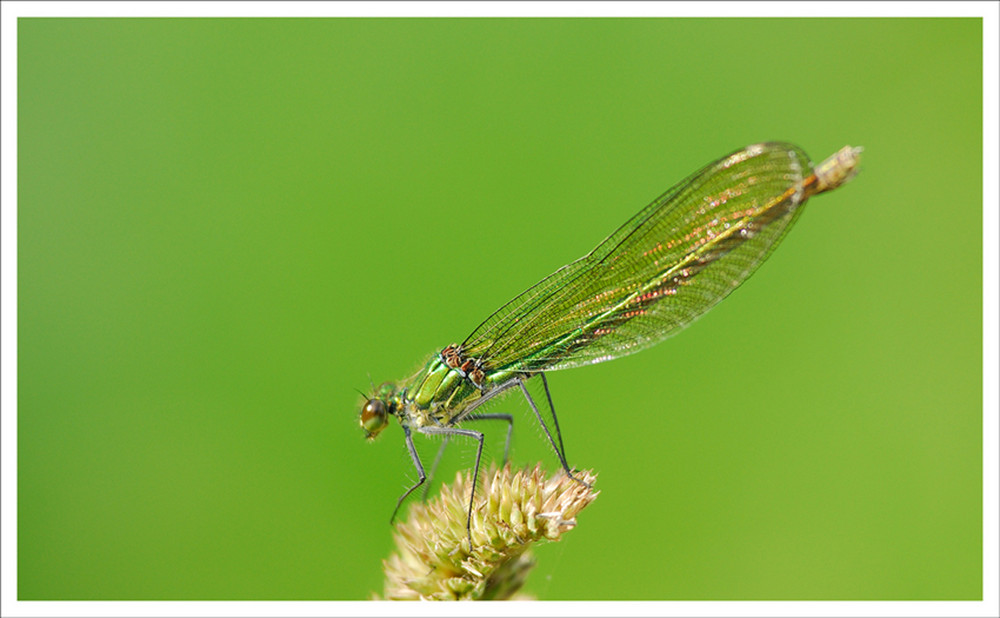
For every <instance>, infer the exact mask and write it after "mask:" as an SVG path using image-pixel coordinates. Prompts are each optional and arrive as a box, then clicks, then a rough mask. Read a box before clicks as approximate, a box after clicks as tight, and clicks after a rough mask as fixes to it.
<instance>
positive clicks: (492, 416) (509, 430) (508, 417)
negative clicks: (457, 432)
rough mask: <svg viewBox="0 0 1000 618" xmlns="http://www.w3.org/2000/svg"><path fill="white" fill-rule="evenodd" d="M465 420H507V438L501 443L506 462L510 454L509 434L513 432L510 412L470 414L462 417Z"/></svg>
mask: <svg viewBox="0 0 1000 618" xmlns="http://www.w3.org/2000/svg"><path fill="white" fill-rule="evenodd" d="M466 421H507V439H506V440H505V441H504V443H503V463H504V464H506V463H507V459H508V457H509V455H510V436H511V434H513V433H514V417H513V416H511V415H510V414H494V413H490V414H470V415H469V416H466V417H465V418H463V419H462V422H463V423H464V422H466Z"/></svg>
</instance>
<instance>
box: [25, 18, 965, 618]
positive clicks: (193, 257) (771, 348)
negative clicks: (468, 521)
mask: <svg viewBox="0 0 1000 618" xmlns="http://www.w3.org/2000/svg"><path fill="white" fill-rule="evenodd" d="M18 35H19V40H18V46H19V47H18V85H19V88H18V130H19V135H18V182H19V185H18V190H19V204H18V243H19V244H18V271H19V272H18V274H19V281H18V311H19V313H18V344H19V345H18V354H19V356H18V363H19V364H18V387H19V390H18V405H19V409H18V499H19V503H18V587H19V589H18V596H19V597H20V598H21V599H365V598H368V597H369V596H370V595H371V594H372V593H373V592H380V591H381V588H382V576H381V560H382V559H383V558H385V557H387V556H388V554H389V553H390V551H391V547H392V541H391V529H390V527H389V525H388V518H389V515H390V513H391V511H392V507H393V506H394V504H395V501H396V498H397V496H398V495H399V494H400V493H401V492H402V491H403V489H404V488H405V487H406V486H407V484H408V483H409V482H411V480H412V479H413V478H414V473H413V471H412V468H411V465H410V462H409V458H408V456H407V454H406V450H405V448H404V444H403V440H402V432H401V431H400V430H399V427H398V426H396V425H394V426H392V427H390V429H388V430H387V431H386V432H385V433H384V434H383V436H382V437H381V439H380V440H378V441H377V442H375V443H373V444H368V443H366V442H365V441H364V440H363V439H362V433H361V431H360V429H359V428H358V427H357V417H356V414H357V409H358V405H359V402H360V400H361V396H360V395H359V394H358V392H357V390H356V389H360V390H362V391H368V390H369V389H370V381H374V382H375V383H376V384H377V383H379V382H382V381H384V380H392V379H399V378H403V377H405V376H407V375H409V374H410V372H412V371H414V370H415V369H416V368H417V367H418V366H419V365H420V363H422V362H423V360H424V359H425V358H426V357H427V355H429V354H430V353H432V352H433V351H435V350H438V349H440V348H441V347H442V346H444V345H446V344H448V343H452V342H455V341H459V340H461V339H463V338H464V337H465V335H466V334H468V332H470V331H471V329H472V328H474V327H475V326H476V325H477V324H478V323H479V321H480V320H482V319H483V318H484V317H486V316H487V315H488V314H489V313H490V312H492V311H493V310H494V309H495V308H497V307H498V306H499V305H500V304H501V303H503V302H505V301H506V300H507V299H508V298H510V297H511V296H513V295H514V294H516V293H518V292H520V291H521V290H522V289H524V288H525V287H527V286H528V285H530V284H532V283H534V282H535V281H537V280H538V279H539V278H541V277H543V276H544V275H547V274H548V273H549V272H551V271H552V270H554V269H555V268H557V267H559V266H561V265H562V264H564V263H566V262H569V261H570V260H572V259H575V258H577V257H579V256H581V255H583V254H584V253H586V252H587V251H589V250H590V249H591V248H592V247H593V246H594V245H596V244H597V243H598V242H599V241H600V240H601V239H602V238H603V237H604V236H605V235H607V234H608V233H610V232H611V231H612V230H614V229H615V228H616V227H617V226H618V225H620V224H621V223H622V222H624V221H625V220H626V219H627V218H628V217H629V216H630V215H632V214H633V213H634V212H636V211H637V210H638V209H639V208H641V207H642V206H644V205H645V204H646V203H648V202H649V201H650V200H651V199H653V198H654V197H656V196H657V195H659V194H660V193H661V192H662V191H664V190H665V189H666V188H668V187H669V186H670V185H672V184H673V183H674V182H676V181H677V180H679V179H681V178H683V177H684V176H686V175H687V174H688V173H690V172H692V171H694V170H695V169H697V168H699V167H700V166H702V165H703V164H705V163H707V162H709V161H712V160H714V159H716V158H719V157H721V156H723V155H725V154H727V153H729V152H730V151H732V150H734V149H736V148H739V147H741V146H744V145H746V144H749V143H753V142H757V141H765V140H787V141H791V142H794V143H796V144H798V145H800V146H802V147H803V148H804V149H805V150H806V151H807V152H809V153H810V154H811V155H812V156H813V157H814V160H816V161H819V160H820V159H823V158H825V157H826V156H828V155H829V154H831V153H833V152H834V151H835V150H837V149H838V148H840V147H841V146H843V145H845V144H851V145H861V146H864V147H865V152H864V160H863V169H862V172H861V174H860V175H859V176H858V177H857V178H856V179H855V180H854V181H853V182H852V183H851V184H849V185H847V186H845V187H844V188H842V189H839V190H838V191H837V192H835V193H832V194H829V195H825V196H822V197H820V198H817V199H815V200H813V201H812V202H810V204H809V206H808V210H807V212H806V213H805V215H804V216H803V217H802V218H801V219H800V220H799V223H798V224H797V226H796V228H795V229H794V230H793V231H792V233H791V234H790V235H789V236H788V238H787V239H786V241H785V242H784V243H783V245H782V246H781V247H780V248H779V249H778V251H777V252H776V253H775V254H774V256H773V257H772V258H771V259H770V260H769V262H768V263H767V264H766V265H765V266H764V267H763V268H762V269H761V270H760V271H759V272H758V273H757V274H756V275H755V276H754V277H753V278H752V279H751V280H750V281H749V282H748V283H747V284H746V285H744V286H743V287H742V288H741V289H739V290H738V291H737V292H736V293H734V294H733V295H732V296H731V297H730V298H729V299H727V300H726V301H725V302H723V303H722V304H721V305H720V306H718V307H717V308H716V309H714V310H713V311H712V312H711V313H710V314H708V315H707V316H706V317H705V318H703V319H702V320H700V321H699V322H697V323H696V324H695V325H694V326H693V327H691V328H690V329H688V330H686V331H684V332H683V333H681V334H680V335H678V336H677V337H675V338H673V339H671V340H670V341H668V342H666V343H665V344H663V345H660V346H658V347H656V348H654V349H651V350H648V351H646V352H644V353H642V354H638V355H635V356H631V357H628V358H625V359H622V360H619V361H616V362H613V363H605V364H602V365H598V366H593V367H587V368H582V369H576V370H572V371H563V372H558V373H554V374H551V376H550V377H551V380H550V383H551V387H552V390H553V396H554V398H555V401H556V405H557V409H558V411H559V412H560V420H561V424H562V428H563V431H564V437H565V440H566V445H567V451H568V454H569V458H570V460H571V463H572V464H574V465H576V466H579V467H588V468H593V469H595V470H596V471H597V472H598V473H599V475H600V478H599V481H598V486H599V488H600V489H601V490H602V494H601V497H600V498H599V499H598V501H597V502H596V503H595V504H594V505H593V506H591V507H590V508H589V509H587V510H586V511H585V512H584V513H583V514H582V515H581V517H580V526H579V527H578V529H576V530H574V531H573V532H572V533H570V534H569V535H567V537H566V538H565V539H564V540H563V541H562V542H560V543H554V544H550V545H546V546H543V547H541V548H539V550H538V551H537V556H538V558H539V566H538V568H537V571H536V572H535V573H534V574H533V576H532V577H531V579H530V580H529V584H528V589H527V590H528V592H529V593H531V594H533V595H535V596H537V597H538V598H541V599H977V598H980V597H981V594H982V589H981V543H982V535H981V504H982V496H981V482H982V476H981V456H982V447H981V437H982V436H981V432H982V431H981V414H982V395H981V389H982V369H981V358H982V354H981V353H982V347H981V346H982V332H981V328H982V327H981V317H982V316H981V311H982V309H981V307H982V290H981V280H982V223H981V216H982V208H983V204H982V190H981V184H982V156H981V149H982V125H981V118H982V107H981V106H982V84H981V79H982V59H981V55H982V24H981V21H980V20H978V19H585V20H574V19H232V20H215V19H206V20H187V19H144V20H137V19H126V20H122V19H114V20H108V19H86V20H83V19H22V20H21V21H20V23H19V26H18ZM501 409H502V410H504V411H511V412H513V413H514V414H515V416H516V417H517V419H518V420H517V423H518V424H517V431H516V435H515V442H514V452H513V458H514V461H515V462H517V463H519V464H533V463H534V462H537V461H542V462H544V463H545V464H546V465H547V466H548V467H550V468H552V469H553V470H554V469H557V468H558V463H557V461H556V459H555V457H554V456H553V455H552V454H551V452H550V451H549V449H548V447H547V445H546V444H545V442H544V440H543V439H542V438H541V437H540V436H539V432H538V430H537V428H536V427H535V423H534V422H533V420H532V418H531V417H530V416H529V414H530V412H529V410H528V409H527V407H526V406H525V405H524V404H523V403H522V402H521V401H520V400H519V399H518V398H514V397H511V398H508V399H506V400H505V401H504V402H503V403H501V404H499V405H498V406H496V407H495V408H494V411H500V410H501ZM502 434H503V431H502V427H494V428H492V433H491V436H492V440H491V442H490V444H489V451H490V456H492V457H497V456H498V455H499V452H500V450H501V448H502V441H501V436H502ZM420 444H421V449H422V451H421V452H422V454H423V456H424V457H425V459H430V458H432V456H433V454H434V450H435V448H436V446H437V444H436V443H426V442H421V443H420ZM473 452H474V449H473V445H471V444H459V445H458V446H456V447H455V448H453V449H452V451H451V453H450V454H449V457H448V458H446V461H445V463H444V471H443V472H442V473H441V476H442V477H444V478H451V477H452V476H453V475H454V473H455V471H456V470H458V469H461V468H464V467H465V466H468V465H469V464H470V463H471V460H472V456H473Z"/></svg>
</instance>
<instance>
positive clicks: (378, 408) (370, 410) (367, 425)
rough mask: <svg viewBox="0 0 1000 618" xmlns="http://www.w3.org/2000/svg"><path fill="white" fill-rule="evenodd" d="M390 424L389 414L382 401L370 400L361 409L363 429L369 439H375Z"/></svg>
mask: <svg viewBox="0 0 1000 618" xmlns="http://www.w3.org/2000/svg"><path fill="white" fill-rule="evenodd" d="M388 422H389V412H388V411H387V410H386V409H385V403H384V402H383V401H382V400H381V399H369V400H368V401H367V402H365V405H364V407H363V408H361V428H362V429H364V430H365V431H367V432H368V437H369V438H374V437H375V436H376V435H377V434H378V432H380V431H382V430H383V429H385V426H386V425H387V424H388Z"/></svg>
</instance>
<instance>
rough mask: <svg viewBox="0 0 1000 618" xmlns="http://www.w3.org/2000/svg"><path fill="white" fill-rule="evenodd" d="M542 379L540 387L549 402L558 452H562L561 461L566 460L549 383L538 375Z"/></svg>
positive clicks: (543, 375) (541, 374) (543, 376)
mask: <svg viewBox="0 0 1000 618" xmlns="http://www.w3.org/2000/svg"><path fill="white" fill-rule="evenodd" d="M538 375H540V376H541V377H542V386H544V387H545V398H546V399H548V400H549V411H550V412H552V422H553V423H554V424H555V426H556V438H558V439H559V450H560V451H562V454H563V459H565V458H566V447H565V446H563V441H562V432H561V431H559V419H558V418H557V417H556V407H555V405H554V404H553V403H552V394H551V393H550V392H549V381H548V380H547V379H546V378H545V374H544V373H539V374H538Z"/></svg>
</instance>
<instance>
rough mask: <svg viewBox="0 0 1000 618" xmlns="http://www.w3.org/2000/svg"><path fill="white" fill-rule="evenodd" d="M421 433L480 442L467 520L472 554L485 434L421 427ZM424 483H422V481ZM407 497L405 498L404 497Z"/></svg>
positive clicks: (450, 428)
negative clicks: (464, 437) (475, 503)
mask: <svg viewBox="0 0 1000 618" xmlns="http://www.w3.org/2000/svg"><path fill="white" fill-rule="evenodd" d="M417 431H419V432H420V433H423V434H431V435H442V436H467V437H469V438H475V439H476V440H477V441H478V442H479V446H478V448H477V449H476V465H475V466H474V467H473V469H472V491H471V492H469V514H468V517H466V519H465V532H466V534H467V535H468V538H469V553H472V503H473V501H474V500H475V498H476V482H477V481H478V480H479V461H480V460H481V459H482V458H483V433H482V432H481V431H475V430H472V429H459V428H458V427H433V426H431V427H421V428H420V429H418V430H417ZM421 482H422V481H421ZM404 497H405V496H404Z"/></svg>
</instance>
